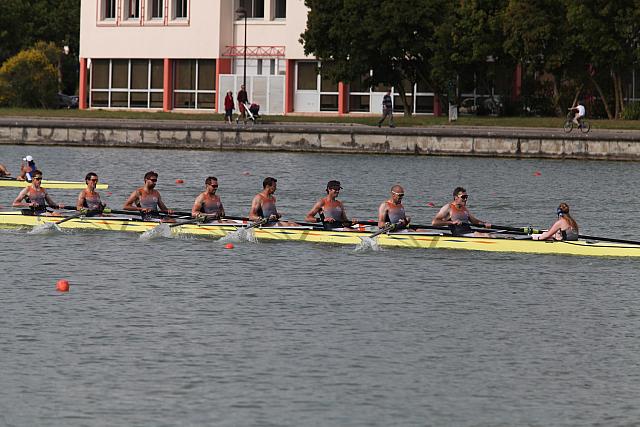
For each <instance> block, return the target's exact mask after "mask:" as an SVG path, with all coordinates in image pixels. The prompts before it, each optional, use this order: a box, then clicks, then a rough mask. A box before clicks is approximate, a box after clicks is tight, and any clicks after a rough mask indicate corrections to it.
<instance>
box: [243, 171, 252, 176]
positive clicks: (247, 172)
mask: <svg viewBox="0 0 640 427" xmlns="http://www.w3.org/2000/svg"><path fill="white" fill-rule="evenodd" d="M242 175H244V176H249V175H251V172H249V171H244V172H242Z"/></svg>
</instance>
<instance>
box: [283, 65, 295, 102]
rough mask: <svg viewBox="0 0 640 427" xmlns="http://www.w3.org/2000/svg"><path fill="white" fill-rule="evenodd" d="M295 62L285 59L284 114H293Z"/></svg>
mask: <svg viewBox="0 0 640 427" xmlns="http://www.w3.org/2000/svg"><path fill="white" fill-rule="evenodd" d="M295 73H296V61H295V60H293V59H287V65H286V68H285V75H284V82H285V83H284V112H285V114H286V113H293V95H294V93H295V82H296V79H295Z"/></svg>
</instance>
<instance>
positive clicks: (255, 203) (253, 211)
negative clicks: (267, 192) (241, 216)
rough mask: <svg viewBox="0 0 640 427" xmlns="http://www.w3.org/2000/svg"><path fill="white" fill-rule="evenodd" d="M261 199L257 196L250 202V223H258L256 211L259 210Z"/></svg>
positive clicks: (258, 218)
mask: <svg viewBox="0 0 640 427" xmlns="http://www.w3.org/2000/svg"><path fill="white" fill-rule="evenodd" d="M261 203H262V202H261V198H260V197H259V196H255V197H254V198H253V201H252V202H251V210H249V219H250V220H251V221H260V219H261V217H260V215H258V209H260V205H261Z"/></svg>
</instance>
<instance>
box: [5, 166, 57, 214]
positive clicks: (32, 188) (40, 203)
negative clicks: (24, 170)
mask: <svg viewBox="0 0 640 427" xmlns="http://www.w3.org/2000/svg"><path fill="white" fill-rule="evenodd" d="M41 183H42V172H40V171H39V170H37V169H36V170H34V171H33V180H32V182H31V184H30V185H28V186H26V187H25V188H23V189H22V191H20V194H18V197H16V199H15V200H14V201H13V207H16V208H28V209H23V210H22V213H23V214H24V215H42V214H44V213H47V204H48V205H49V206H51V207H57V208H58V209H63V208H64V205H63V204H58V203H56V202H54V201H53V200H52V199H51V196H49V193H47V190H45V189H44V188H42V187H41V186H40V184H41Z"/></svg>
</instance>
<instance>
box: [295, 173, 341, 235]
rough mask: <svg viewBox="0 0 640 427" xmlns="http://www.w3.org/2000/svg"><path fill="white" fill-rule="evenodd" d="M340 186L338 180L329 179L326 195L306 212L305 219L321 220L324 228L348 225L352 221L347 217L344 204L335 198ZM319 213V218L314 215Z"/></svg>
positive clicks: (311, 220)
mask: <svg viewBox="0 0 640 427" xmlns="http://www.w3.org/2000/svg"><path fill="white" fill-rule="evenodd" d="M340 190H342V187H341V186H340V181H335V180H331V181H329V182H328V183H327V189H326V192H327V195H326V196H324V197H323V198H322V199H320V200H318V201H317V202H316V204H315V205H313V207H312V208H311V210H310V211H309V212H308V213H307V216H306V217H305V221H309V222H322V223H323V226H324V228H325V229H326V230H331V229H338V228H344V227H350V226H351V225H352V221H351V220H349V218H347V214H346V212H345V209H344V205H343V204H342V202H341V201H339V200H337V199H336V198H337V197H338V195H339V194H340ZM317 214H320V218H316V215H317Z"/></svg>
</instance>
